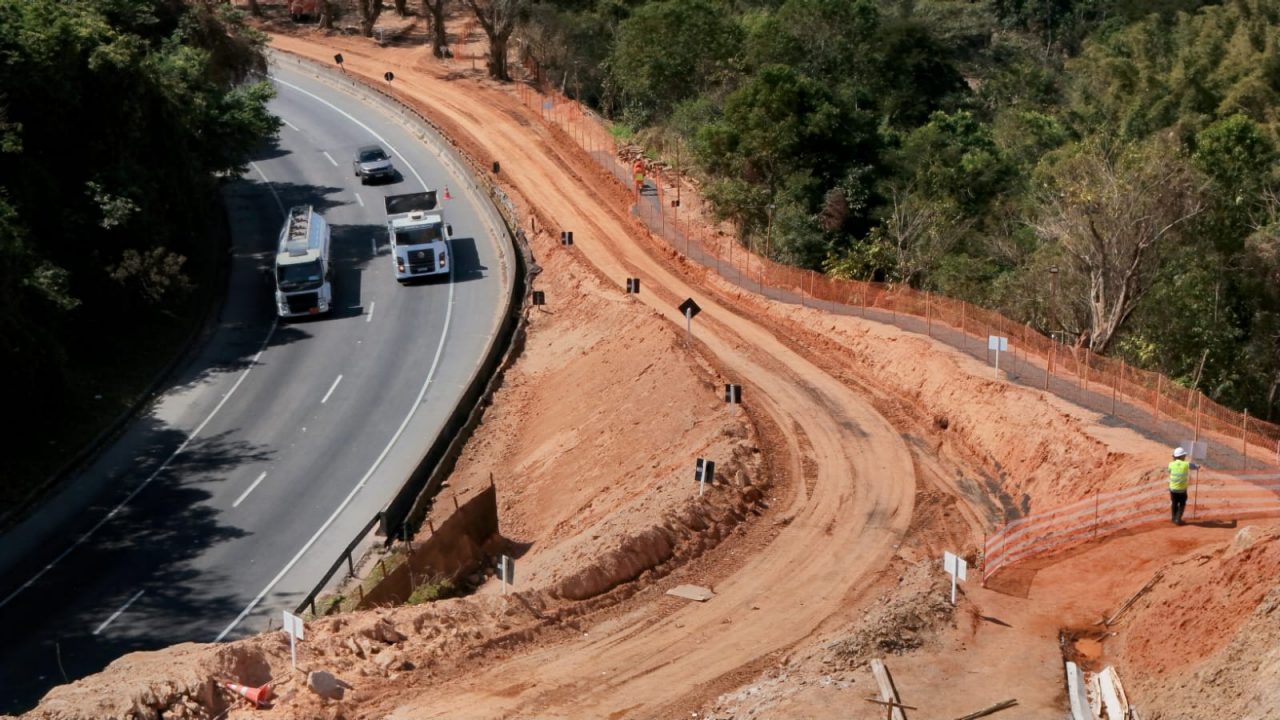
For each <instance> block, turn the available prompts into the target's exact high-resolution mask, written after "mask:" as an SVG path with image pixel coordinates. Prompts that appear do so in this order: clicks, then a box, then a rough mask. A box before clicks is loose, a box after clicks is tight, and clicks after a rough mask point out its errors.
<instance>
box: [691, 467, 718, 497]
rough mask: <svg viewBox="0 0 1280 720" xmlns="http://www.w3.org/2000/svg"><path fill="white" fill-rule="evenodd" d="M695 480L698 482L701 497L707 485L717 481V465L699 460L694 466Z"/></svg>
mask: <svg viewBox="0 0 1280 720" xmlns="http://www.w3.org/2000/svg"><path fill="white" fill-rule="evenodd" d="M693 479H694V480H697V481H698V496H699V497H701V496H702V491H703V489H704V488H705V487H706V485H707V483H709V482H714V481H715V479H716V464H715V463H714V462H712V461H710V460H707V459H706V458H698V462H697V464H696V465H694V466H693Z"/></svg>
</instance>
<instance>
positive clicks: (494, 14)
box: [467, 0, 524, 82]
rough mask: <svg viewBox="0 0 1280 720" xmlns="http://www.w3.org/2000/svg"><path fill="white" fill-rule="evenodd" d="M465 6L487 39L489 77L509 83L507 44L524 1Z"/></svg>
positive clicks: (474, 0) (475, 1) (477, 0)
mask: <svg viewBox="0 0 1280 720" xmlns="http://www.w3.org/2000/svg"><path fill="white" fill-rule="evenodd" d="M467 4H468V5H470V6H471V9H472V11H474V12H475V14H476V19H477V20H479V21H480V27H482V28H484V34H485V35H486V36H488V38H489V62H488V66H489V77H491V78H493V79H494V80H501V81H503V82H509V81H510V80H511V75H510V74H509V73H508V72H507V42H508V40H510V38H511V33H512V32H514V31H515V29H516V19H517V17H519V15H520V12H521V11H522V10H523V8H524V0H467Z"/></svg>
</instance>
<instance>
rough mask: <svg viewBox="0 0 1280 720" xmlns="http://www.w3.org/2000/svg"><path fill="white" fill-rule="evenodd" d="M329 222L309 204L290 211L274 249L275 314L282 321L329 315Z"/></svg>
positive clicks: (330, 296) (330, 290) (330, 289)
mask: <svg viewBox="0 0 1280 720" xmlns="http://www.w3.org/2000/svg"><path fill="white" fill-rule="evenodd" d="M331 261H332V258H331V257H330V255H329V223H327V222H325V220H324V218H322V217H320V215H319V213H317V212H316V211H315V210H313V209H312V207H311V206H310V205H298V206H296V207H292V208H289V215H288V217H287V218H286V219H285V222H284V229H282V230H281V231H280V244H279V247H278V248H277V250H276V272H275V275H276V312H277V313H279V315H280V317H282V318H291V317H301V316H305V315H318V314H320V313H326V312H329V308H330V306H331V305H332V303H333V288H332V286H331V285H330V283H329V280H330V279H331V278H332V277H333V267H332V265H331V264H330V263H331Z"/></svg>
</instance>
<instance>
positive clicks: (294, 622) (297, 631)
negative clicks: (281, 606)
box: [283, 610, 303, 670]
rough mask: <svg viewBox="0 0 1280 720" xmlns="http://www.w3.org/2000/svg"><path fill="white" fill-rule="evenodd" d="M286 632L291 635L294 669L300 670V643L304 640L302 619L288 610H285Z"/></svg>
mask: <svg viewBox="0 0 1280 720" xmlns="http://www.w3.org/2000/svg"><path fill="white" fill-rule="evenodd" d="M283 612H284V625H283V627H284V631H285V632H287V633H289V659H290V660H291V661H292V662H293V669H294V670H297V669H298V641H299V640H301V639H302V636H303V631H302V618H300V617H298V616H297V615H294V614H293V613H291V612H289V611H288V610H284V611H283Z"/></svg>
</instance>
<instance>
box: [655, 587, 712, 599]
mask: <svg viewBox="0 0 1280 720" xmlns="http://www.w3.org/2000/svg"><path fill="white" fill-rule="evenodd" d="M667 594H668V595H675V596H676V597H678V598H684V599H685V600H697V601H698V602H706V601H708V600H710V599H711V598H713V597H715V596H716V594H715V593H713V592H711V591H710V590H708V589H706V588H704V587H700V586H698V585H677V586H676V587H673V588H671V589H670V590H668V591H667Z"/></svg>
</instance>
